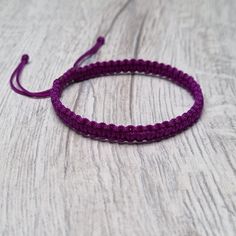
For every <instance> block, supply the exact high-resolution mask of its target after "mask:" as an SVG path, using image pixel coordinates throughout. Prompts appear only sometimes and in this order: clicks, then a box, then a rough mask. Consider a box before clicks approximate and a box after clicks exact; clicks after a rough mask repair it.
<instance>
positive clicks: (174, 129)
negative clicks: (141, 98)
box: [10, 37, 203, 143]
mask: <svg viewBox="0 0 236 236" xmlns="http://www.w3.org/2000/svg"><path fill="white" fill-rule="evenodd" d="M103 44H104V38H103V37H99V38H98V39H97V42H96V44H95V45H94V46H93V47H92V48H91V49H90V50H88V51H87V52H86V53H85V54H83V55H82V56H81V57H80V58H79V59H78V60H77V61H76V62H75V64H74V66H73V67H72V68H71V69H69V70H68V71H67V72H66V73H64V74H63V75H62V76H61V77H59V78H58V79H56V80H55V81H54V82H53V86H52V88H51V89H49V90H45V91H42V92H30V91H28V90H26V89H25V88H24V87H23V86H22V85H21V84H20V75H21V72H22V70H23V68H24V66H25V65H26V64H27V63H28V60H29V56H28V55H23V56H22V59H21V62H20V64H19V65H18V67H17V68H16V69H15V71H14V72H13V74H12V76H11V79H10V85H11V87H12V89H13V90H14V91H15V92H16V93H19V94H21V95H24V96H28V97H34V98H47V97H51V101H52V105H53V107H54V110H55V112H56V114H57V115H58V116H59V117H60V119H61V120H62V121H63V122H64V123H65V124H66V125H67V126H69V127H70V128H72V129H74V130H75V131H76V132H78V133H80V134H82V135H84V136H88V137H91V138H95V139H99V140H107V141H110V142H118V143H123V142H127V143H139V142H142V143H144V142H153V141H160V140H163V139H166V138H169V137H171V136H174V135H176V134H178V133H180V132H182V131H183V130H185V129H187V128H188V127H190V126H192V125H193V124H194V123H195V122H197V120H198V119H199V117H200V116H201V112H202V109H203V95H202V91H201V88H200V86H199V84H198V83H197V82H196V81H195V80H194V79H193V77H192V76H189V75H188V74H186V73H184V72H182V71H180V70H178V69H176V68H175V67H171V66H170V65H165V64H163V63H158V62H156V61H154V62H151V61H144V60H136V59H131V60H127V59H125V60H122V61H121V60H117V61H104V62H96V63H92V64H89V65H86V66H84V67H81V66H80V64H81V62H83V61H84V60H85V59H86V58H88V57H90V56H92V55H93V54H95V53H96V52H97V51H98V50H99V48H100V47H101V46H102V45H103ZM120 73H130V74H135V73H139V74H140V73H143V74H145V75H160V76H162V77H165V78H167V79H169V80H171V81H172V82H174V83H176V84H178V85H179V86H181V87H183V88H185V89H186V90H187V91H189V92H190V94H191V95H192V96H193V98H194V100H195V102H194V104H193V106H192V107H191V108H190V110H189V111H187V112H186V113H184V114H182V115H181V116H177V117H176V118H173V119H171V120H170V121H164V122H162V123H156V124H153V125H146V126H142V125H138V126H133V125H128V126H123V125H119V126H117V125H114V124H105V123H97V122H96V121H90V120H88V119H87V118H83V117H81V116H80V115H76V114H75V113H74V112H73V111H71V110H70V109H69V108H67V107H65V106H64V105H63V104H62V102H61V101H60V97H61V94H62V91H63V90H64V89H65V88H66V87H67V86H68V85H70V84H72V83H75V82H81V81H83V80H87V79H91V78H95V77H99V76H106V75H117V74H120ZM14 78H16V80H15V82H16V85H17V86H15V85H14V83H13V82H14Z"/></svg>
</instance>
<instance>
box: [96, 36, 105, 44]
mask: <svg viewBox="0 0 236 236" xmlns="http://www.w3.org/2000/svg"><path fill="white" fill-rule="evenodd" d="M97 42H98V43H99V44H101V45H103V44H104V43H105V38H104V37H103V36H100V37H98V39H97Z"/></svg>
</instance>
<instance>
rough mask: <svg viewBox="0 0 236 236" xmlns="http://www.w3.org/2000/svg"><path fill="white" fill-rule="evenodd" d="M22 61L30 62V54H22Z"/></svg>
mask: <svg viewBox="0 0 236 236" xmlns="http://www.w3.org/2000/svg"><path fill="white" fill-rule="evenodd" d="M21 61H22V62H25V63H28V61H29V55H27V54H24V55H22V57H21Z"/></svg>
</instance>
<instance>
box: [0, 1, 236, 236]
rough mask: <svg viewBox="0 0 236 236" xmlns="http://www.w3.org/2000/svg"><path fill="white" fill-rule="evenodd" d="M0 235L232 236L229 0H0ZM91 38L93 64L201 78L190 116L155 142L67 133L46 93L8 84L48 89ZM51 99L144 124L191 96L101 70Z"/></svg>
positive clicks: (234, 113) (178, 108)
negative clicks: (171, 70)
mask: <svg viewBox="0 0 236 236" xmlns="http://www.w3.org/2000/svg"><path fill="white" fill-rule="evenodd" d="M0 6H1V7H0V45H1V50H0V74H1V76H0V77H1V79H0V114H1V115H0V133H1V139H0V189H1V192H0V235H4V236H6V235H17V236H21V235H79V236H80V235H82V236H83V235H85V236H90V235H91V236H100V235H101V236H108V235H112V236H118V235H127V236H133V235H137V236H143V235H144V236H146V235H153V236H159V235H160V236H172V235H173V236H177V235H178V236H203V235H207V236H212V235H222V236H234V235H236V154H235V153H236V133H235V130H236V109H235V106H236V99H235V96H236V82H235V81H236V15H235V12H236V1H235V0H198V1H196V0H191V1H190V0H180V1H177V0H176V1H174V0H172V1H164V0H163V1H157V0H146V1H142V0H139V1H138V0H131V1H123V0H109V1H105V0H103V1H101V0H99V1H98V0H90V1H88V0H87V1H75V0H74V1H72V0H68V1H59V0H58V1H57V0H52V1H47V0H40V1H36V0H34V1H33V0H31V1H27V0H21V1H19V0H18V1H16V0H12V1H9V0H0ZM99 35H105V36H106V44H105V46H104V47H103V48H102V50H101V51H99V53H98V54H97V55H96V56H94V57H93V58H92V59H90V60H89V61H88V62H87V63H89V62H92V61H96V60H109V59H122V58H132V57H135V58H143V59H149V60H159V61H162V62H164V63H168V64H172V65H173V66H176V67H178V68H180V69H182V70H184V71H186V72H187V73H189V74H191V75H193V76H194V77H195V78H196V79H197V81H198V82H199V83H200V84H201V86H202V89H203V92H204V96H205V107H204V113H203V116H202V117H201V120H200V121H199V122H198V123H197V125H195V126H194V127H193V128H191V129H189V130H187V131H186V132H184V133H182V134H180V135H178V136H176V137H174V138H171V139H168V140H165V141H163V142H160V143H153V144H147V145H119V144H110V143H104V142H99V141H95V140H90V139H88V138H84V137H81V136H79V135H77V134H76V133H74V132H73V131H71V130H69V129H68V128H67V127H66V126H64V125H63V124H62V123H61V122H60V121H59V120H58V118H57V117H56V115H55V113H54V111H53V109H52V106H51V103H50V100H49V99H42V100H37V99H29V98H27V97H23V96H20V95H18V94H15V93H14V92H12V91H11V90H10V88H9V77H10V74H11V72H12V71H13V69H14V68H15V67H16V65H17V63H18V62H19V60H20V56H21V55H22V54H23V53H24V52H27V53H29V55H30V57H31V63H30V64H29V65H28V66H27V67H26V69H25V71H24V73H23V77H22V83H23V84H24V86H25V87H27V88H28V89H29V90H32V91H39V90H43V89H47V88H50V86H51V85H52V82H53V80H54V79H55V78H57V77H58V76H60V75H61V74H62V73H63V72H64V71H65V70H66V69H68V68H69V67H70V66H72V65H73V63H74V61H75V60H76V59H77V58H78V56H79V55H81V53H83V52H84V51H86V50H87V49H88V48H89V47H90V46H91V45H92V44H93V43H94V41H95V40H96V37H97V36H99ZM62 100H63V102H64V103H65V104H66V105H68V106H69V107H70V108H72V109H73V110H74V111H76V112H77V113H79V114H81V115H83V116H86V117H88V118H90V119H95V120H97V121H105V122H114V123H121V124H130V123H132V124H148V123H154V122H158V121H162V120H165V119H169V118H172V117H174V116H177V115H179V114H181V113H183V112H184V111H186V110H187V109H188V108H189V107H190V106H191V105H192V103H193V100H192V98H191V97H190V95H189V94H188V93H187V92H186V91H185V90H183V89H181V88H179V87H177V86H175V85H173V84H171V83H169V82H167V81H165V80H162V79H158V78H151V77H143V76H133V77H131V76H128V75H126V76H117V77H103V78H100V79H95V80H91V81H86V82H84V83H81V84H76V85H74V86H72V87H70V88H68V89H67V90H66V91H65V92H64V93H63V98H62Z"/></svg>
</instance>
